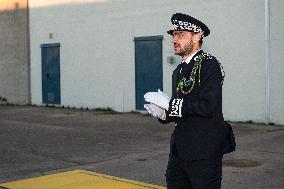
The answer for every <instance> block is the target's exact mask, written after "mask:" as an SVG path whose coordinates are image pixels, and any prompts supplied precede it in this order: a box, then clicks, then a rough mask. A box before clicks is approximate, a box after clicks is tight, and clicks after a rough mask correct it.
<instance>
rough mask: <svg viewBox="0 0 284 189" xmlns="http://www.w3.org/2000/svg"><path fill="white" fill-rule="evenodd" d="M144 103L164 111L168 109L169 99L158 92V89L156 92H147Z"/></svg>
mask: <svg viewBox="0 0 284 189" xmlns="http://www.w3.org/2000/svg"><path fill="white" fill-rule="evenodd" d="M144 98H145V101H146V102H150V103H152V104H155V105H157V106H159V107H160V108H163V109H165V110H168V109H169V102H170V98H169V97H168V95H166V94H165V93H163V92H162V91H160V89H158V92H148V93H146V94H145V95H144Z"/></svg>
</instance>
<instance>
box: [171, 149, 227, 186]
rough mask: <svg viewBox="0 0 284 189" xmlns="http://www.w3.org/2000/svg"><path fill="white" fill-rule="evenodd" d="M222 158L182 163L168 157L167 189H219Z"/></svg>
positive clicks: (172, 157)
mask: <svg viewBox="0 0 284 189" xmlns="http://www.w3.org/2000/svg"><path fill="white" fill-rule="evenodd" d="M222 158H223V156H219V157H214V158H210V159H202V160H193V161H183V160H181V159H180V158H179V157H178V155H176V154H172V155H170V158H169V162H168V167H167V172H166V180H167V188H168V189H220V188H221V181H222Z"/></svg>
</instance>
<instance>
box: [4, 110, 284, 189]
mask: <svg viewBox="0 0 284 189" xmlns="http://www.w3.org/2000/svg"><path fill="white" fill-rule="evenodd" d="M232 126H233V128H234V130H235V133H236V137H237V144H238V149H237V151H236V152H234V153H231V154H230V155H227V156H225V158H224V169H223V174H224V176H223V187H222V188H226V189H227V188H228V189H248V188H255V189H262V188H263V189H268V188H269V189H272V188H273V189H282V188H284V126H265V125H261V124H246V123H232ZM172 130H173V125H167V126H165V125H161V124H159V123H158V122H157V121H156V120H155V119H154V118H152V117H150V116H147V115H143V114H134V113H126V114H109V113H108V114H104V113H98V112H94V111H80V110H70V109H55V108H42V107H23V106H1V105H0V183H2V182H7V181H13V180H18V179H22V178H29V177H35V176H40V175H45V174H52V173H55V172H62V171H67V170H74V169H85V170H90V171H94V172H98V173H104V174H109V175H113V176H118V177H123V178H128V179H132V180H137V181H142V182H146V183H152V184H158V185H163V186H165V185H166V184H165V178H164V173H165V167H166V164H167V158H168V150H169V137H170V134H171V132H172Z"/></svg>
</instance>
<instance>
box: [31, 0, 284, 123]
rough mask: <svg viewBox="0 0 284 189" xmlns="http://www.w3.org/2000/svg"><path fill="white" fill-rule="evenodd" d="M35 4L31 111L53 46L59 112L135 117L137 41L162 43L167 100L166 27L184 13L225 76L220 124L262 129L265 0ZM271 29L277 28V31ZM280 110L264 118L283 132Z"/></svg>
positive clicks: (275, 13)
mask: <svg viewBox="0 0 284 189" xmlns="http://www.w3.org/2000/svg"><path fill="white" fill-rule="evenodd" d="M41 1H43V0H30V1H29V3H30V8H31V10H30V27H31V28H30V30H31V71H32V72H31V87H32V102H33V103H34V104H41V103H42V100H41V98H42V97H41V96H42V94H41V52H40V44H43V43H53V42H59V43H60V44H61V55H60V56H61V100H62V105H65V106H68V105H69V106H76V107H89V108H95V107H111V108H114V109H115V110H118V111H131V110H135V75H134V74H135V68H134V41H133V39H134V37H141V36H153V35H163V36H164V40H163V77H164V78H163V82H164V84H163V85H164V91H165V92H166V93H168V94H170V92H171V74H172V71H173V69H174V68H175V67H176V66H177V64H178V63H179V58H178V57H176V62H175V64H174V65H170V64H168V63H166V60H167V56H171V55H173V51H172V46H171V38H170V36H169V35H167V34H166V31H167V30H168V29H170V28H171V27H172V26H171V23H170V17H171V15H172V14H173V13H175V12H183V13H187V14H191V15H192V16H194V17H196V18H198V19H200V20H202V21H204V22H205V23H206V24H207V25H208V26H209V28H210V29H211V34H210V35H209V37H208V38H205V40H204V47H203V49H205V50H206V51H208V52H209V53H212V54H213V55H215V56H216V57H217V58H218V59H219V60H220V61H221V62H222V64H223V66H224V69H225V72H226V78H225V82H224V87H223V89H224V90H223V112H224V116H225V119H228V120H232V121H248V120H253V121H256V122H265V115H266V94H265V87H266V86H265V84H266V80H265V78H266V77H265V63H266V62H265V58H266V54H265V44H266V43H265V0H261V1H260V0H250V1H247V0H238V1H233V0H212V1H199V0H179V1H175V0H156V1H153V0H105V1H99V2H95V0H93V2H92V1H91V0H88V3H85V4H84V3H81V4H80V3H78V2H77V3H76V4H72V3H70V1H71V0H68V2H67V0H66V3H65V4H64V0H61V1H60V4H59V5H57V6H56V5H52V6H37V4H38V3H39V2H41ZM73 1H75V0H73ZM81 2H83V1H81ZM279 5H282V7H281V6H280V7H279ZM281 10H283V2H281V0H278V1H273V3H272V17H273V18H274V17H275V19H276V20H277V18H278V17H281ZM281 19H282V20H280V21H275V24H273V23H272V25H271V30H273V32H271V35H272V36H275V35H276V36H281V33H283V18H281ZM276 22H277V23H276ZM278 22H280V23H281V24H282V26H280V27H282V28H281V29H282V30H281V29H280V30H279V31H278V24H279V23H278ZM275 31H276V33H274V32H275ZM49 33H53V34H54V38H53V39H49V37H48V36H49ZM281 37H282V38H281ZM281 37H280V38H281V40H282V43H281V42H279V41H277V40H272V44H275V48H276V50H275V49H271V54H273V53H276V54H277V53H279V52H282V50H283V47H282V45H281V44H283V36H281ZM272 38H273V37H272ZM282 56H283V55H282ZM276 57H277V58H276ZM279 60H281V59H279V58H278V56H277V55H275V56H274V57H273V58H271V62H273V63H274V62H276V63H274V64H273V67H272V69H271V71H272V72H274V71H273V69H275V70H276V71H278V72H279V68H278V67H279V66H280V67H281V68H283V66H281V65H280V61H279ZM277 63H278V64H277ZM274 77H275V78H274ZM274 77H273V78H271V82H272V83H274V85H275V83H277V82H278V81H279V80H280V79H281V78H283V76H282V75H281V74H278V75H277V76H274ZM276 85H278V84H276ZM271 86H273V85H271ZM274 88H275V87H271V90H272V92H271V93H272V94H271V99H273V100H271V102H272V105H273V103H275V102H274V99H277V103H278V102H279V100H278V99H282V98H281V97H280V96H278V95H277V93H275V92H273V91H274V90H275V89H274ZM282 89H283V87H282ZM282 93H283V90H282ZM282 96H283V95H282ZM281 103H282V104H283V101H281ZM282 104H280V105H278V106H275V107H276V108H272V111H271V112H272V115H273V121H275V122H276V123H282V124H284V118H281V116H279V112H281V110H283V106H282ZM273 106H274V105H273Z"/></svg>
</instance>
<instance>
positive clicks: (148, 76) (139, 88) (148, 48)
mask: <svg viewBox="0 0 284 189" xmlns="http://www.w3.org/2000/svg"><path fill="white" fill-rule="evenodd" d="M162 39H163V36H150V37H135V38H134V41H135V90H136V109H137V110H144V104H145V101H144V94H145V93H146V92H149V91H157V90H158V89H161V90H162V89H163V74H162V73H163V72H162V70H163V69H162Z"/></svg>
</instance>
